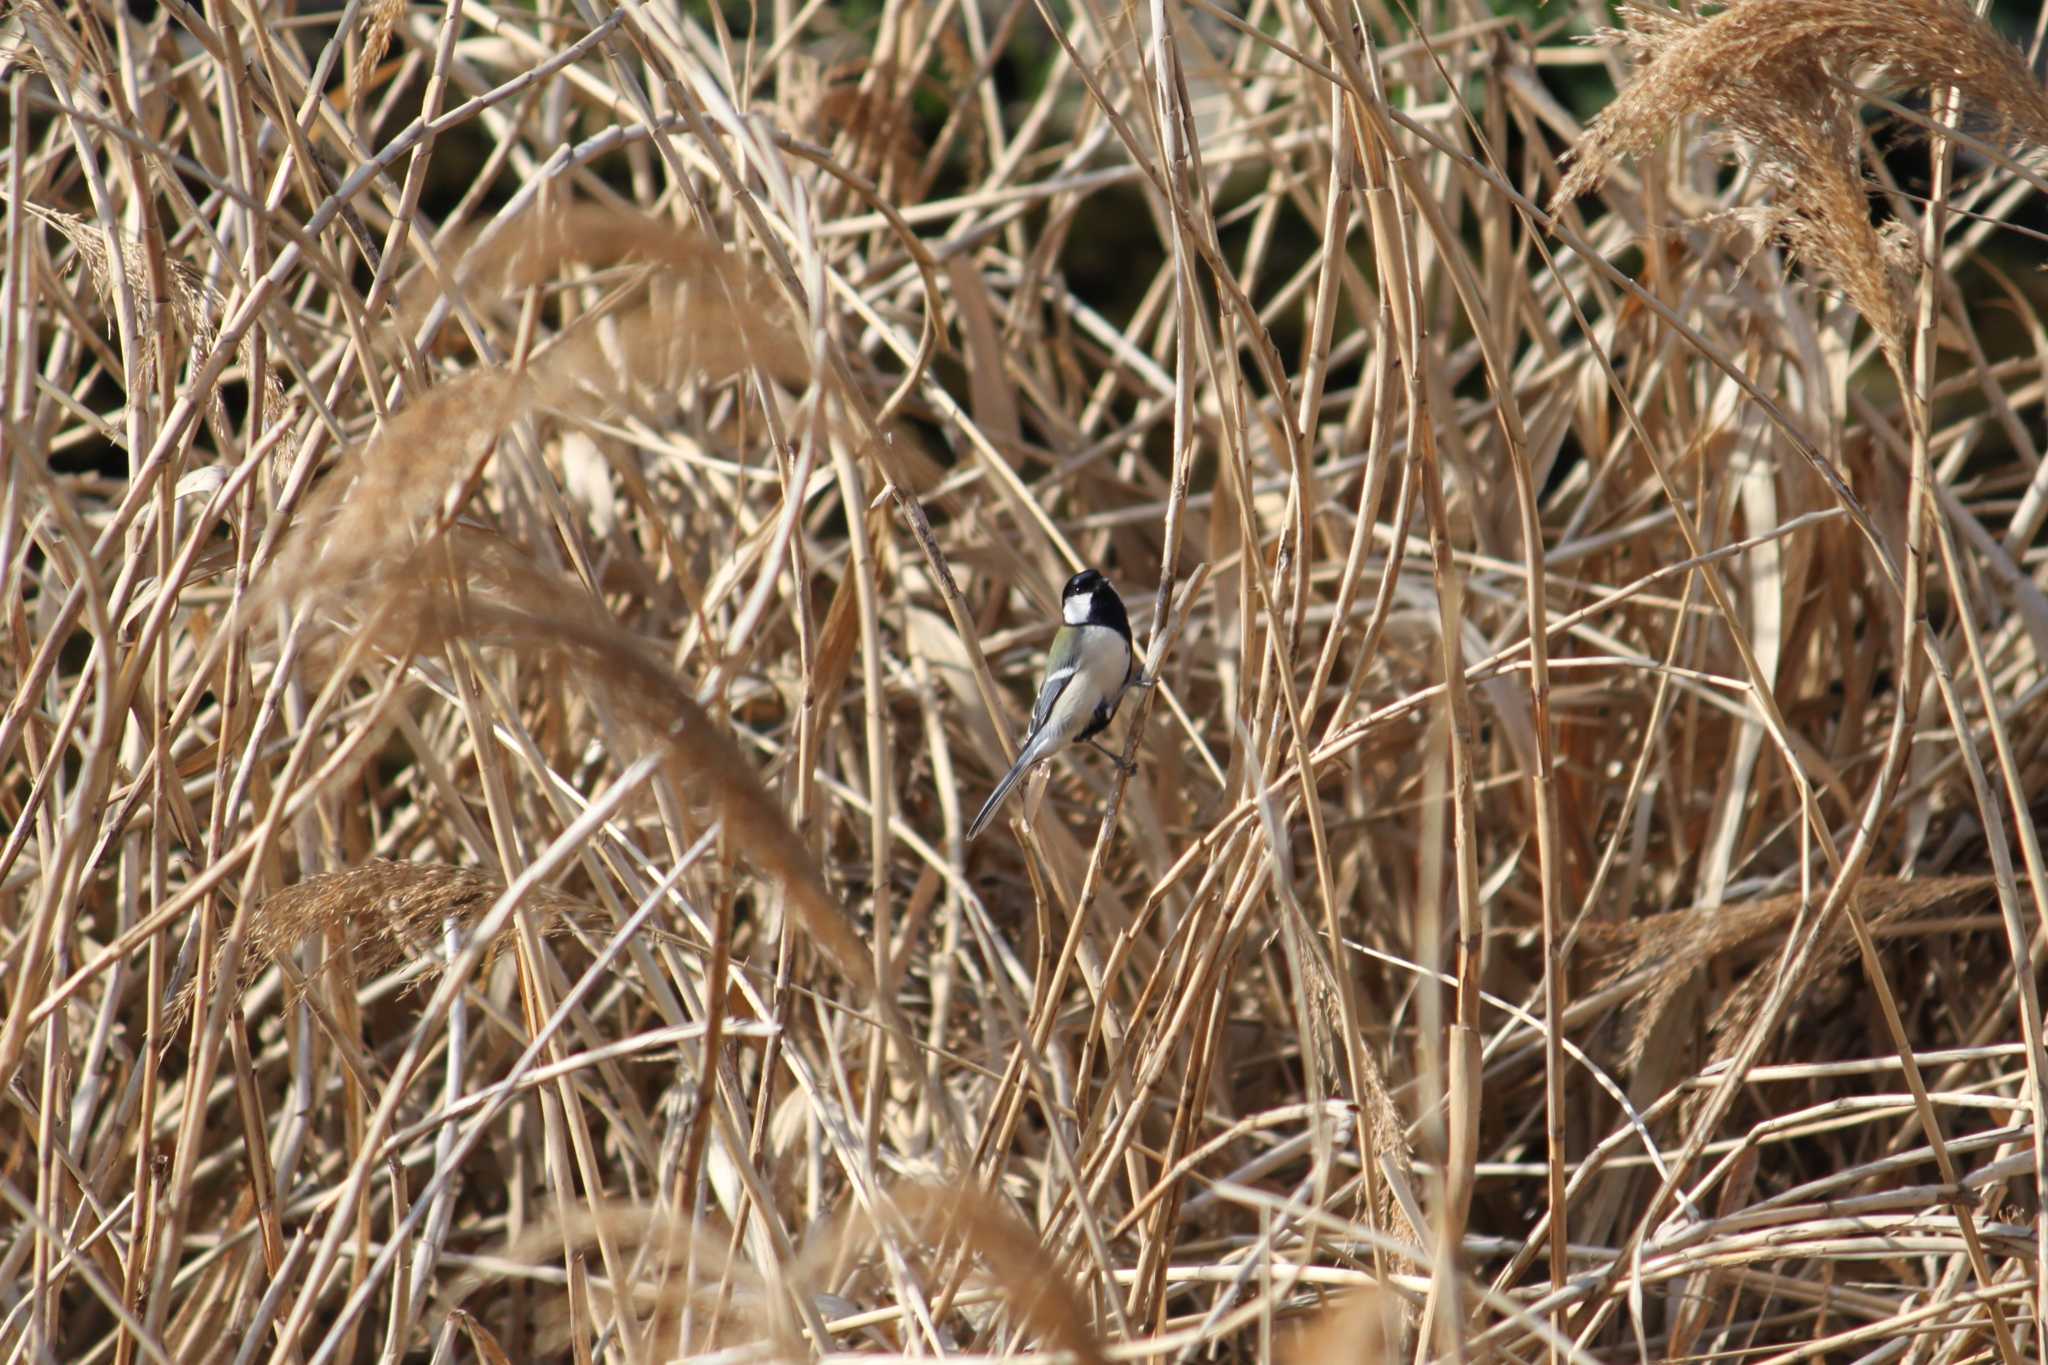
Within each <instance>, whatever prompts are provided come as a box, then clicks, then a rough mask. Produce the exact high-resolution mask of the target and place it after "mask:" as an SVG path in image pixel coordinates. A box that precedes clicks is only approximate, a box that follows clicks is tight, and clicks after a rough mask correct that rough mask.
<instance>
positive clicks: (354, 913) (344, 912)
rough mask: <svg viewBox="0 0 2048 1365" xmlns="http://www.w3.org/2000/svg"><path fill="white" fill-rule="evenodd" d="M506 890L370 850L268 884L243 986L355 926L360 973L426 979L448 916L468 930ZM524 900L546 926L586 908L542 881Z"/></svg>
mask: <svg viewBox="0 0 2048 1365" xmlns="http://www.w3.org/2000/svg"><path fill="white" fill-rule="evenodd" d="M504 890H505V883H504V882H503V881H502V880H501V879H499V878H497V877H494V876H492V875H491V874H489V873H487V872H482V871H479V870H478V869H476V868H470V867H455V866H452V865H450V864H448V863H402V862H394V861H392V860H390V859H387V858H371V859H370V860H368V861H367V862H363V863H359V864H358V865H356V866H355V867H347V868H342V869H340V870H339V871H335V872H322V873H317V874H315V875H314V876H311V877H307V878H304V879H303V880H300V881H297V882H293V883H292V884H291V885H290V886H285V887H280V888H279V889H278V890H276V891H273V892H271V893H270V894H269V895H268V896H265V897H264V898H263V900H262V901H261V902H260V903H259V904H258V905H257V906H256V909H255V911H254V912H253V913H252V914H251V915H250V916H249V932H248V940H247V948H248V951H247V952H246V953H245V954H244V956H243V959H242V979H241V983H240V984H241V987H242V988H244V989H246V988H247V987H248V985H249V983H250V982H251V981H252V980H254V979H255V977H256V976H257V974H258V973H260V972H261V971H262V970H263V968H264V967H265V966H266V965H267V964H269V963H272V962H276V961H277V960H278V959H280V958H282V957H284V956H286V955H287V954H289V953H290V952H291V951H292V950H293V949H294V948H296V947H297V946H298V945H299V944H300V943H301V942H303V941H305V940H306V939H308V938H312V937H315V936H326V935H341V934H345V933H348V932H350V931H353V932H354V934H355V941H354V943H353V945H352V948H353V951H354V954H355V962H356V966H357V967H358V968H359V969H360V970H361V971H363V972H364V973H365V974H372V975H374V974H376V973H380V972H384V971H387V970H389V969H390V968H392V967H395V966H397V965H398V964H399V963H401V962H405V961H412V962H415V963H419V964H422V965H424V967H425V968H426V970H425V971H424V972H423V973H422V974H421V976H420V978H419V980H422V981H426V980H431V979H432V978H433V976H434V974H435V973H436V972H437V971H438V970H439V969H440V968H442V967H445V966H446V965H447V961H446V958H445V955H444V954H443V952H442V934H443V932H444V929H445V926H446V925H447V923H448V921H450V920H453V921H455V922H456V923H457V924H459V925H460V926H461V928H462V929H463V931H464V932H467V931H469V930H470V929H471V928H473V927H474V926H475V923H476V921H477V920H478V919H479V918H480V917H481V916H482V915H483V913H484V912H485V911H486V910H488V909H490V907H491V903H492V902H493V901H495V900H497V898H498V897H499V896H500V895H501V894H502V893H503V892H504ZM525 903H526V905H527V907H528V908H529V909H531V910H533V911H534V912H535V913H536V915H537V916H538V918H539V921H540V924H541V926H542V931H543V932H544V933H545V932H557V931H561V930H563V929H566V928H567V924H566V917H567V916H569V915H570V914H572V913H574V912H576V911H578V910H582V909H585V908H587V907H586V906H585V905H584V903H583V902H582V901H579V900H577V899H576V898H575V897H573V896H566V895H563V894H562V893H561V892H559V891H554V890H551V889H549V888H546V887H535V888H534V889H533V890H532V891H530V892H528V893H527V896H526V900H525ZM495 947H496V945H493V950H495ZM195 988H196V983H192V982H188V983H187V984H186V986H185V988H184V990H183V991H182V992H181V994H180V997H179V1006H178V1010H177V1013H178V1015H179V1016H180V1017H182V1016H183V1013H184V1008H185V1006H186V1005H187V1004H189V1003H190V1000H191V997H192V993H193V991H194V989H195Z"/></svg>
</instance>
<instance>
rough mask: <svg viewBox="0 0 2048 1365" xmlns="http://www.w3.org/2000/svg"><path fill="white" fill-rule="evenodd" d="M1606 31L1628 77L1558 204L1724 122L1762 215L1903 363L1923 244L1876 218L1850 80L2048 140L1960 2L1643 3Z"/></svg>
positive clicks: (2011, 74) (2043, 108)
mask: <svg viewBox="0 0 2048 1365" xmlns="http://www.w3.org/2000/svg"><path fill="white" fill-rule="evenodd" d="M1608 37H1609V38H1610V40H1612V41H1616V42H1620V43H1623V44H1625V45H1626V46H1627V47H1628V48H1630V50H1631V51H1632V53H1633V54H1634V56H1635V58H1636V66H1635V70H1634V72H1633V74H1632V75H1631V77H1630V79H1629V82H1628V84H1627V85H1626V86H1625V87H1624V88H1623V90H1622V91H1621V93H1620V94H1619V95H1618V96H1617V97H1616V98H1615V100H1614V102H1613V103H1612V104H1610V105H1608V106H1607V108H1605V109H1603V110H1602V111H1601V112H1600V114H1599V116H1598V117H1596V118H1595V119H1594V120H1593V122H1592V124H1591V125H1590V126H1589V127H1588V128H1587V130H1586V132H1585V134H1584V136H1582V137H1581V138H1580V139H1579V140H1578V141H1577V142H1576V143H1575V144H1574V145H1573V147H1572V149H1571V152H1570V160H1571V166H1570V169H1569V171H1568V172H1567V173H1566V175H1565V177H1564V179H1563V181H1562V182H1561V183H1560V185H1559V187H1558V190H1557V193H1556V196H1555V199H1554V202H1555V203H1557V204H1563V203H1565V202H1568V201H1570V200H1572V199H1575V198H1577V197H1578V196H1580V195H1582V194H1585V193H1587V192H1588V191H1590V190H1593V189H1596V188H1598V187H1599V186H1600V185H1601V184H1603V183H1604V182H1605V181H1606V180H1607V179H1608V177H1609V176H1611V175H1612V174H1613V172H1614V170H1615V168H1616V167H1617V166H1619V165H1620V163H1621V162H1622V160H1623V159H1625V158H1628V157H1640V156H1642V155H1643V154H1644V153H1646V152H1648V151H1649V150H1650V149H1651V148H1652V147H1653V146H1655V145H1656V143H1657V141H1658V140H1659V139H1661V138H1662V137H1664V136H1665V135H1666V134H1667V133H1669V132H1670V131H1671V130H1672V128H1673V127H1674V126H1675V125H1676V124H1677V123H1678V121H1679V120H1680V119H1686V118H1692V119H1698V120H1701V121H1702V122H1704V123H1708V124H1712V125H1714V126H1717V127H1719V128H1721V129H1724V130H1725V131H1726V132H1727V133H1728V134H1730V135H1731V136H1732V138H1733V139H1734V141H1735V145H1736V147H1737V150H1738V155H1740V156H1741V157H1743V158H1744V159H1745V160H1747V161H1749V162H1750V163H1751V164H1752V165H1754V166H1755V168H1756V169H1757V170H1758V171H1759V172H1760V173H1761V175H1762V177H1763V179H1764V180H1765V182H1766V183H1767V184H1768V185H1769V186H1770V187H1771V189H1772V190H1773V192H1774V194H1775V196H1776V200H1775V203H1774V204H1772V205H1771V206H1769V207H1768V208H1766V210H1765V211H1764V213H1763V214H1762V215H1760V216H1758V217H1757V219H1756V221H1758V222H1759V223H1760V224H1761V225H1762V226H1764V227H1766V228H1768V229H1771V230H1773V232H1774V235H1776V236H1777V237H1779V238H1780V239H1781V240H1782V241H1784V243H1785V244H1786V246H1787V247H1788V248H1789V249H1790V250H1791V251H1792V252H1793V253H1794V254H1795V255H1797V256H1799V257H1801V258H1803V259H1805V260H1806V261H1808V262H1810V263H1811V264H1812V265H1813V266H1815V267H1816V268H1818V269H1819V270H1820V271H1822V272H1823V273H1824V274H1826V275H1828V276H1829V277H1831V278H1832V279H1833V281H1834V282H1835V284H1836V285H1837V286H1838V287H1840V289H1841V290H1842V292H1843V294H1844V295H1845V296H1847V298H1848V299H1849V301H1850V302H1851V303H1853V304H1854V305H1855V306H1856V308H1857V310H1858V311H1859V312H1860V313H1862V314H1863V316H1864V318H1865V320H1866V321H1868V322H1869V323H1870V325H1871V328H1872V330H1873V331H1874V332H1875V333H1876V335H1877V336H1878V338H1879V340H1880V341H1881V342H1882V344H1883V345H1884V346H1885V348H1886V350H1887V351H1888V352H1889V353H1891V354H1892V355H1893V356H1894V358H1895V363H1896V364H1898V365H1901V366H1902V365H1903V358H1904V353H1905V329H1906V305H1905V298H1906V292H1907V290H1908V289H1909V288H1910V286H1911V284H1912V281H1913V279H1914V278H1915V277H1916V276H1917V273H1918V260H1917V250H1916V248H1915V247H1914V245H1913V243H1912V241H1911V237H1910V234H1909V233H1906V232H1904V231H1902V230H1898V225H1896V224H1891V225H1887V226H1886V227H1885V228H1883V229H1880V228H1876V227H1873V226H1872V224H1871V222H1870V211H1869V207H1868V199H1869V192H1868V188H1867V185H1868V179H1867V176H1866V174H1865V165H1864V155H1863V137H1864V134H1863V127H1862V122H1861V119H1860V116H1859V115H1860V109H1859V103H1858V101H1857V99H1856V98H1855V95H1854V93H1853V88H1854V87H1855V86H1857V85H1859V84H1864V85H1867V84H1873V83H1874V84H1875V85H1876V86H1878V87H1879V88H1881V89H1885V90H1908V89H1914V90H1931V89H1943V88H1949V87H1953V88H1955V89H1956V90H1958V91H1960V92H1961V93H1962V95H1963V96H1964V99H1965V101H1966V107H1967V109H1968V111H1969V112H1970V113H1971V114H1973V115H1974V116H1975V119H1976V121H1978V122H1979V123H1984V124H1989V125H1991V126H1992V127H1994V128H1996V129H1997V131H1998V132H1999V134H2000V135H2002V136H2003V137H2005V138H2006V139H2007V140H2012V141H2026V142H2031V143H2034V144H2036V145H2043V144H2048V95H2044V93H2043V92H2042V90H2041V87H2040V86H2039V84H2038V83H2037V82H2036V81H2035V80H2034V79H2033V77H2032V75H2031V73H2030V72H2029V71H2028V68H2027V64H2026V62H2025V60H2024V59H2023V58H2022V57H2021V56H2020V54H2019V53H2018V52H2016V51H2015V50H2014V49H2013V48H2012V46H2011V45H2010V44H2008V43H2007V42H2005V40H2004V39H2002V38H2001V37H1999V35H1998V34H1997V33H1996V32H1995V31H1994V30H1993V29H1992V28H1991V27H1990V25H1989V24H1988V23H1986V21H1985V20H1984V19H1982V18H1981V17H1979V16H1978V15H1977V14H1975V13H1974V12H1973V11H1971V9H1970V8H1969V7H1968V6H1967V5H1964V4H1962V3H1960V0H1813V2H1812V3H1809V2H1808V0H1737V3H1734V4H1730V5H1728V6H1727V7H1726V8H1724V9H1722V10H1720V11H1718V12H1717V13H1715V14H1713V15H1712V16H1711V17H1708V18H1705V19H1691V18H1686V17H1682V16H1677V15H1660V14H1654V13H1649V12H1643V13H1641V14H1640V16H1639V17H1638V18H1637V21H1636V26H1635V27H1634V28H1633V29H1631V30H1629V31H1627V32H1624V33H1615V32H1610V33H1609V34H1608Z"/></svg>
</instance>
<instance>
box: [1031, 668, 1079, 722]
mask: <svg viewBox="0 0 2048 1365" xmlns="http://www.w3.org/2000/svg"><path fill="white" fill-rule="evenodd" d="M1077 672H1079V668H1078V667H1077V666H1075V665H1071V664H1070V665H1068V666H1067V667H1065V668H1055V669H1054V670H1053V671H1052V672H1050V673H1048V674H1046V675H1045V682H1044V684H1043V685H1041V686H1040V687H1039V689H1038V700H1037V701H1035V702H1033V703H1032V704H1031V733H1032V734H1034V735H1035V734H1037V733H1038V731H1039V729H1040V728H1041V727H1042V726H1043V725H1044V724H1045V718H1046V717H1047V716H1050V715H1051V714H1052V708H1053V703H1054V702H1056V701H1058V700H1059V699H1060V693H1062V692H1064V691H1066V690H1067V684H1068V683H1070V682H1072V681H1073V680H1074V674H1075V673H1077Z"/></svg>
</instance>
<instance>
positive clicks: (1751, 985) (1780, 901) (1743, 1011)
mask: <svg viewBox="0 0 2048 1365" xmlns="http://www.w3.org/2000/svg"><path fill="white" fill-rule="evenodd" d="M1993 887H1994V883H1993V880H1992V879H1991V878H1990V877H1981V876H1978V877H1928V878H1925V879H1921V880H1916V881H1901V880H1898V879H1897V878H1880V877H1869V878H1865V879H1864V881H1863V884H1862V885H1861V886H1860V887H1859V888H1858V890H1857V895H1858V896H1859V897H1860V898H1861V904H1862V907H1863V913H1864V915H1865V917H1866V919H1867V921H1868V922H1869V924H1870V925H1871V927H1872V928H1873V929H1875V928H1880V927H1883V926H1885V925H1890V924H1896V923H1899V922H1901V921H1903V920H1909V919H1914V918H1917V917H1920V916H1923V915H1927V914H1931V913H1933V912H1934V911H1937V910H1956V909H1960V908H1962V907H1964V906H1967V905H1970V904H1972V903H1975V902H1980V901H1982V900H1983V899H1984V898H1985V897H1986V896H1988V895H1989V894H1990V893H1991V891H1992V890H1993ZM1800 903H1801V902H1800V897H1799V895H1798V894H1797V893H1792V894H1788V895H1783V896H1768V897H1766V898H1764V899H1762V900H1756V901H1745V902H1741V903H1739V904H1730V905H1718V906H1711V907H1702V908H1699V909H1694V910H1682V911H1679V912H1677V913H1675V914H1669V915H1653V916H1651V917H1649V918H1647V919H1640V920H1635V921H1632V922H1630V923H1627V924H1623V925H1613V926H1589V927H1591V928H1592V929H1593V937H1594V941H1595V942H1596V943H1602V944H1603V945H1604V946H1603V947H1602V956H1603V957H1605V958H1606V959H1607V961H1608V962H1609V963H1610V964H1611V965H1610V971H1609V974H1608V977H1607V980H1608V982H1609V983H1610V984H1611V983H1616V982H1620V981H1623V980H1626V979H1628V978H1631V977H1634V976H1636V975H1638V974H1639V973H1643V972H1648V973H1649V977H1648V980H1647V982H1646V983H1645V984H1644V985H1643V987H1642V989H1641V993H1640V994H1639V995H1637V996H1636V997H1635V1001H1634V1005H1633V1010H1632V1012H1633V1014H1634V1019H1633V1022H1632V1023H1631V1025H1630V1028H1629V1037H1628V1044H1627V1050H1626V1053H1625V1055H1624V1061H1625V1064H1626V1065H1627V1066H1628V1067H1629V1068H1630V1069H1631V1070H1633V1069H1634V1068H1635V1067H1637V1066H1639V1065H1641V1063H1642V1060H1643V1057H1644V1054H1645V1051H1646V1050H1647V1049H1648V1047H1649V1046H1650V1044H1651V1041H1652V1039H1653V1038H1654V1037H1655V1035H1656V1032H1657V1028H1658V1025H1659V1024H1661V1023H1662V1022H1663V1019H1664V1016H1665V1014H1666V1013H1667V1012H1668V1011H1669V1010H1670V1008H1671V1005H1672V1003H1673V1001H1675V1000H1676V999H1677V997H1678V994H1679V992H1680V991H1681V990H1682V989H1683V988H1684V987H1685V986H1686V985H1687V984H1688V983H1689V982H1692V981H1694V980H1696V979H1698V977H1699V976H1700V975H1701V973H1703V972H1706V971H1708V970H1709V969H1711V968H1712V966H1713V965H1714V963H1715V962H1716V961H1717V960H1719V959H1723V958H1726V957H1729V956H1730V955H1733V954H1736V953H1740V954H1741V955H1742V956H1744V957H1745V958H1750V959H1755V958H1759V957H1761V958H1763V959H1764V965H1763V966H1762V967H1761V968H1759V969H1758V970H1756V971H1753V972H1751V973H1750V974H1749V975H1748V976H1747V977H1746V978H1745V979H1744V980H1743V982H1742V983H1741V984H1740V985H1739V986H1737V987H1736V988H1735V989H1734V990H1733V991H1731V992H1730V993H1729V994H1728V995H1726V996H1725V997H1724V998H1723V999H1722V1001H1721V1003H1720V1004H1719V1005H1718V1006H1716V1007H1715V1010H1714V1012H1713V1016H1712V1019H1711V1022H1710V1025H1709V1027H1710V1030H1711V1032H1712V1034H1713V1036H1714V1038H1715V1040H1716V1047H1715V1053H1714V1060H1716V1061H1720V1060H1722V1058H1723V1056H1724V1054H1725V1052H1726V1051H1727V1049H1729V1048H1730V1047H1732V1046H1733V1045H1734V1042H1735V1040H1737V1039H1739V1038H1740V1037H1741V1036H1742V1034H1743V1032H1744V1030H1745V1029H1747V1028H1748V1026H1749V1023H1750V1022H1751V1021H1752V1020H1753V1019H1754V1018H1755V1015H1756V1010H1757V1008H1758V1007H1759V1006H1761V1005H1762V1003H1763V1000H1764V997H1765V996H1766V995H1767V994H1768V993H1769V990H1770V977H1771V972H1770V968H1769V964H1770V961H1771V956H1770V955H1771V954H1773V953H1775V951H1776V949H1777V947H1778V946H1779V945H1780V944H1781V943H1782V942H1783V938H1784V934H1785V931H1786V930H1788V929H1789V928H1791V926H1792V923H1793V921H1794V920H1796V919H1797V918H1798V916H1799V907H1800ZM1824 934H1825V937H1824V939H1823V941H1822V944H1821V948H1820V952H1819V955H1818V956H1817V957H1816V958H1815V960H1814V969H1813V971H1812V972H1811V973H1810V980H1811V982H1812V983H1813V984H1812V985H1811V986H1809V988H1808V989H1809V990H1813V989H1817V988H1818V987H1819V986H1820V984H1821V983H1823V982H1824V981H1825V980H1826V979H1827V978H1828V977H1829V976H1830V975H1831V974H1832V973H1834V972H1836V971H1839V970H1840V969H1842V968H1843V967H1845V966H1847V965H1848V964H1849V963H1850V961H1851V960H1852V959H1853V958H1854V957H1855V955H1856V940H1855V937H1854V935H1853V934H1852V933H1851V932H1850V930H1849V926H1848V923H1847V921H1846V920H1845V919H1843V918H1841V917H1837V918H1836V920H1835V922H1834V923H1833V924H1831V925H1830V926H1829V927H1828V928H1827V929H1826V930H1825V931H1824Z"/></svg>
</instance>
